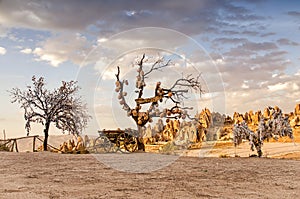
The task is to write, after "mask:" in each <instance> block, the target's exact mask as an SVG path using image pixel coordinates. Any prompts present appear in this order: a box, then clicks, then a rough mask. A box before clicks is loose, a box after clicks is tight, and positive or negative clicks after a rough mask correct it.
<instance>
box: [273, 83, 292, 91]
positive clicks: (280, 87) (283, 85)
mask: <svg viewBox="0 0 300 199" xmlns="http://www.w3.org/2000/svg"><path fill="white" fill-rule="evenodd" d="M287 87H288V83H278V84H275V85H269V86H268V89H269V90H270V91H280V90H284V89H286V88H287Z"/></svg>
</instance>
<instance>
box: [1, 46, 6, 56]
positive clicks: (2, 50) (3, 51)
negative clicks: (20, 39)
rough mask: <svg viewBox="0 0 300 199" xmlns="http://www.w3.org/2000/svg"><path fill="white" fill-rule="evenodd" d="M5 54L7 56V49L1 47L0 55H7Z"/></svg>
mask: <svg viewBox="0 0 300 199" xmlns="http://www.w3.org/2000/svg"><path fill="white" fill-rule="evenodd" d="M5 54H6V49H5V48H4V47H1V46H0V55H5Z"/></svg>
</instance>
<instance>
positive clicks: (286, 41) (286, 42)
mask: <svg viewBox="0 0 300 199" xmlns="http://www.w3.org/2000/svg"><path fill="white" fill-rule="evenodd" d="M277 43H278V44H279V45H287V46H299V43H297V42H294V41H291V40H289V39H286V38H281V39H278V40H277Z"/></svg>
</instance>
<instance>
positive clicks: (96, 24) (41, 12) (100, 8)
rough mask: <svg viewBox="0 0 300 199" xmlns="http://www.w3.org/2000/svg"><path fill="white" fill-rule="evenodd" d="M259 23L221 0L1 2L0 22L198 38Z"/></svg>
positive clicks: (256, 17) (252, 15)
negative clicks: (154, 30) (167, 31)
mask: <svg viewBox="0 0 300 199" xmlns="http://www.w3.org/2000/svg"><path fill="white" fill-rule="evenodd" d="M83 8H84V9H83ZM108 8H109V9H108ZM223 13H228V14H227V15H224V14H223ZM229 13H230V14H229ZM74 14H76V16H75V17H74ZM53 16H55V17H53ZM260 20H264V17H263V16H259V15H257V14H255V13H254V12H252V11H251V10H249V9H247V8H245V7H242V6H236V5H234V4H233V3H231V2H230V1H217V0H203V1H201V2H199V1H197V0H190V1H189V3H188V4H184V3H183V2H182V1H180V0H174V1H172V4H170V3H169V2H168V1H160V2H149V1H136V0H134V1H122V0H117V1H114V2H111V1H104V0H103V1H101V0H91V1H89V2H88V3H86V2H83V1H81V0H73V1H72V4H70V3H69V1H67V0H60V1H51V2H49V1H45V0H41V1H29V0H24V1H9V0H3V1H2V2H1V6H0V23H1V24H3V25H4V26H6V27H23V28H30V29H38V30H48V31H53V30H57V31H64V30H73V31H76V32H80V31H83V30H87V31H89V32H94V31H97V32H101V33H102V34H103V35H109V34H112V33H116V32H120V31H123V30H128V29H130V28H136V27H141V26H160V27H165V28H172V29H175V30H181V31H183V32H185V33H187V34H199V33H200V32H202V33H209V32H216V31H218V29H221V28H225V27H227V28H231V27H232V26H234V25H233V24H234V23H237V22H240V21H243V22H244V23H245V22H253V21H255V22H256V21H260ZM112 24H113V25H112Z"/></svg>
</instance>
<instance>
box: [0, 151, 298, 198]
mask: <svg viewBox="0 0 300 199" xmlns="http://www.w3.org/2000/svg"><path fill="white" fill-rule="evenodd" d="M110 156H111V157H107V154H106V156H103V157H102V158H103V159H105V158H106V159H109V158H111V159H110V160H111V161H112V160H113V162H116V161H118V160H124V159H127V160H128V161H129V162H130V161H132V162H133V163H132V165H134V162H137V161H140V158H141V157H143V161H144V160H151V162H155V161H161V162H163V161H164V160H165V159H166V157H165V156H155V158H154V159H153V157H154V156H152V155H151V154H144V153H136V154H110ZM98 158H100V159H101V155H100V156H98ZM151 158H152V159H151ZM144 163H145V162H144ZM299 195H300V161H297V160H283V159H268V158H192V157H180V158H179V159H177V160H176V161H175V162H173V163H172V164H170V165H169V166H167V167H164V168H162V169H159V170H156V171H153V172H150V173H130V172H121V171H118V170H115V169H112V168H111V167H109V166H107V165H104V164H103V163H101V162H99V161H97V160H96V159H95V157H94V156H92V155H71V154H70V155H66V154H53V153H47V152H41V153H6V152H2V153H0V198H22V199H26V198H30V199H32V198H39V199H42V198H86V199H88V198H89V199H90V198H152V199H153V198H252V199H253V198H297V197H299Z"/></svg>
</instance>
